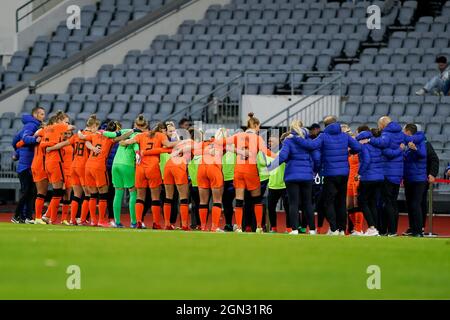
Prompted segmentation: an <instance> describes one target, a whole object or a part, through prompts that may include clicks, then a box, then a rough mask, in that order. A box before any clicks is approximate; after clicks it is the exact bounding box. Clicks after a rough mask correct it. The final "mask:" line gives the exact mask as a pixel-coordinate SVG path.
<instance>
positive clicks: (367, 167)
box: [356, 131, 384, 181]
mask: <svg viewBox="0 0 450 320" xmlns="http://www.w3.org/2000/svg"><path fill="white" fill-rule="evenodd" d="M372 137H373V135H372V133H371V132H370V131H363V132H361V133H360V134H359V135H358V136H357V137H356V140H358V141H360V140H364V139H370V138H372ZM383 165H384V159H383V153H382V151H381V149H379V148H377V147H374V146H372V145H370V144H364V145H362V147H361V152H360V153H359V172H358V173H359V178H360V180H361V181H383V180H384V169H383Z"/></svg>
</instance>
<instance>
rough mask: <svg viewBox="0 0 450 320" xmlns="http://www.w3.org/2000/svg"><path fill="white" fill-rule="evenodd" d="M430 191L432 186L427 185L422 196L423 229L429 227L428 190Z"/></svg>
mask: <svg viewBox="0 0 450 320" xmlns="http://www.w3.org/2000/svg"><path fill="white" fill-rule="evenodd" d="M429 189H430V184H429V183H427V185H426V187H425V190H424V191H423V196H422V221H423V227H424V228H425V226H426V225H427V220H428V219H427V216H428V190H429Z"/></svg>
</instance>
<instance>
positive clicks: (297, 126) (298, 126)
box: [290, 119, 305, 138]
mask: <svg viewBox="0 0 450 320" xmlns="http://www.w3.org/2000/svg"><path fill="white" fill-rule="evenodd" d="M302 128H303V123H302V122H301V121H300V120H298V119H294V120H292V122H291V126H290V129H291V131H294V132H295V133H297V134H298V135H299V136H300V137H302V138H304V137H305V133H304V131H303V129H302Z"/></svg>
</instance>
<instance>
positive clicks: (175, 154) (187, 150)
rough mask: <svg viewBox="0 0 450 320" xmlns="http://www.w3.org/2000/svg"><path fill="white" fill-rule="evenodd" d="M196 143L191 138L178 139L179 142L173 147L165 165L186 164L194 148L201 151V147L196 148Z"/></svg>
mask: <svg viewBox="0 0 450 320" xmlns="http://www.w3.org/2000/svg"><path fill="white" fill-rule="evenodd" d="M196 144H197V143H196V142H194V141H193V140H182V141H180V143H178V144H177V145H176V146H175V147H174V148H173V151H172V153H171V154H170V159H169V160H168V161H167V163H166V166H186V165H187V163H188V162H189V161H190V160H191V159H192V153H193V152H194V150H199V152H201V151H200V150H201V148H199V147H197V148H196Z"/></svg>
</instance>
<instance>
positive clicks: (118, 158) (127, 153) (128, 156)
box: [103, 129, 139, 167]
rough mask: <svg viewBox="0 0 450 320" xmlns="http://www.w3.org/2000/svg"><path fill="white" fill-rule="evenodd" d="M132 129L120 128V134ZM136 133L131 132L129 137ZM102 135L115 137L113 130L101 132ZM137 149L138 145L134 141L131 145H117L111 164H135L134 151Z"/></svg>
mask: <svg viewBox="0 0 450 320" xmlns="http://www.w3.org/2000/svg"><path fill="white" fill-rule="evenodd" d="M130 130H132V129H122V130H120V134H125V133H127V132H129V131H130ZM137 134H138V133H137V132H135V133H132V134H131V135H130V137H129V139H131V138H134V137H135V136H136V135H137ZM103 135H104V136H105V137H108V138H115V137H116V133H115V132H110V131H105V132H103ZM138 150H139V145H138V144H137V143H134V144H132V145H129V146H126V147H124V146H119V147H118V148H117V152H116V155H115V156H114V161H113V165H118V164H121V165H126V166H132V167H134V166H135V161H136V156H135V152H136V151H138Z"/></svg>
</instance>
